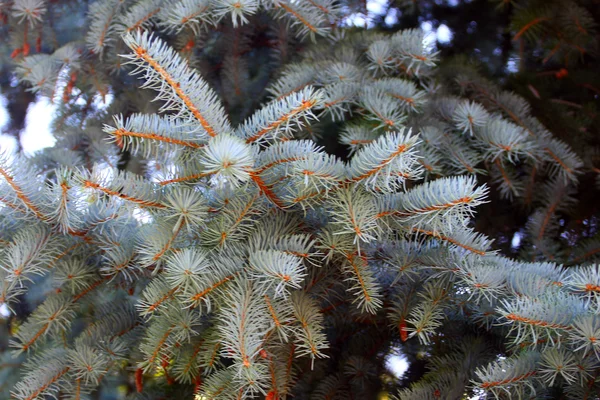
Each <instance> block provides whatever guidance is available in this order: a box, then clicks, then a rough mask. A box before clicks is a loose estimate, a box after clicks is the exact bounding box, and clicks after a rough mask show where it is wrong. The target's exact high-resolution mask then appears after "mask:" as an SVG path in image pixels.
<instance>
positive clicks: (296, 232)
mask: <svg viewBox="0 0 600 400" xmlns="http://www.w3.org/2000/svg"><path fill="white" fill-rule="evenodd" d="M350 3H351V2H350ZM344 7H351V4H350V5H347V6H344ZM344 7H342V6H341V5H340V4H339V3H338V2H335V1H327V0H314V1H313V0H307V1H292V0H289V1H287V0H264V1H257V0H254V1H253V0H244V1H234V0H231V1H229V0H213V1H204V0H198V1H190V0H180V1H172V2H163V1H140V2H138V3H131V2H128V1H112V0H103V1H99V2H97V3H95V4H93V5H92V6H91V7H90V16H89V18H90V23H89V30H88V33H87V35H86V37H85V40H84V42H82V43H67V44H64V45H63V46H62V47H60V48H58V49H56V50H55V51H54V52H53V53H51V54H43V53H40V54H33V55H27V54H24V53H29V50H27V51H26V52H25V51H24V49H25V46H23V47H22V48H21V51H20V52H19V53H21V54H20V55H19V54H16V55H15V56H17V58H18V65H17V68H16V71H17V74H18V77H19V79H20V81H21V82H22V83H24V84H27V85H29V86H30V87H31V89H32V90H33V91H35V92H39V93H40V94H42V95H46V96H49V97H50V99H51V100H52V101H56V102H58V103H59V104H61V108H60V113H59V116H58V118H57V123H56V127H55V136H56V138H57V142H56V145H55V147H54V148H51V149H46V150H44V151H42V152H40V153H39V154H37V155H36V156H35V157H31V158H27V157H24V156H22V155H11V154H5V155H4V156H2V159H1V160H0V175H1V177H2V179H1V180H0V185H1V187H0V201H1V202H2V208H1V209H0V218H1V219H0V224H1V232H0V246H1V251H0V257H1V258H0V277H1V278H2V286H1V288H0V303H1V304H5V305H7V306H8V307H9V308H10V309H13V310H15V307H18V306H20V305H22V303H23V302H30V303H32V304H34V307H33V309H32V310H31V313H30V315H29V316H28V317H27V318H26V319H25V320H24V321H22V323H21V324H18V325H15V326H14V329H13V332H12V337H11V340H10V347H11V351H10V353H9V352H7V353H5V354H4V355H2V363H3V364H6V365H7V366H8V367H7V368H6V369H5V370H6V371H8V372H3V375H0V377H1V378H2V381H0V383H4V382H6V383H9V384H8V385H7V384H0V391H2V392H0V393H3V396H5V397H8V396H12V397H14V398H17V399H21V400H33V399H38V398H47V397H55V398H60V399H66V398H69V399H83V398H90V397H91V396H93V395H94V393H97V391H98V389H99V388H100V389H102V388H104V387H110V386H114V385H117V384H119V383H123V382H127V383H128V384H129V389H128V393H129V398H131V399H160V398H173V399H175V398H190V399H191V398H196V399H213V398H214V399H241V398H252V397H266V398H267V399H269V400H273V399H279V398H281V399H283V398H287V397H292V396H294V397H295V398H311V399H312V398H314V399H334V398H340V399H342V398H344V399H345V398H374V397H375V395H376V393H375V392H374V390H375V389H376V388H379V387H380V386H381V383H380V382H379V377H378V375H380V374H381V371H382V365H381V364H382V360H383V359H384V358H385V356H386V354H388V353H389V352H390V351H394V349H398V348H401V349H402V348H404V349H405V350H406V352H407V353H408V352H410V351H411V350H414V349H415V347H416V348H418V349H419V350H418V351H419V352H420V353H421V354H424V355H425V357H427V362H428V366H429V370H428V372H427V373H425V374H424V375H423V376H422V377H421V378H420V379H418V380H417V381H416V382H413V383H412V384H411V385H410V386H409V387H407V388H404V389H402V390H400V391H397V393H395V394H394V395H395V396H397V398H398V399H439V398H446V399H457V398H464V396H467V394H469V395H473V394H483V393H486V394H487V395H488V396H490V397H491V398H494V397H495V398H533V397H536V396H553V395H556V393H562V394H563V395H564V396H566V397H568V398H573V399H581V398H594V396H597V393H598V389H599V388H600V384H599V382H598V372H599V371H600V370H599V362H600V317H599V312H600V272H599V269H598V266H597V265H595V264H591V265H583V266H578V265H571V266H569V267H568V268H567V267H564V266H562V265H561V264H557V263H554V262H551V261H549V260H547V259H545V257H546V256H548V255H552V254H553V247H552V246H553V242H552V240H553V236H552V231H553V229H555V228H556V226H557V224H559V221H558V218H557V216H556V215H557V212H558V211H559V210H561V209H564V208H568V207H569V206H570V205H571V204H572V203H573V201H574V200H573V198H572V197H571V192H572V188H573V186H574V185H576V183H577V179H578V176H579V174H580V173H581V170H582V168H583V162H582V160H581V159H580V158H579V157H578V156H577V155H576V154H575V153H574V152H573V151H572V150H571V149H570V148H569V146H567V145H566V144H565V143H563V142H561V141H559V140H557V139H555V138H553V136H552V134H551V133H550V131H549V130H548V129H546V127H544V126H543V125H542V124H541V123H540V122H539V121H538V120H537V119H536V118H535V117H534V116H533V115H532V114H531V112H530V108H529V106H528V104H527V103H526V102H525V100H524V99H523V98H521V97H519V96H517V95H515V94H513V93H510V92H505V91H503V90H502V89H501V88H500V87H498V86H496V85H495V84H493V83H491V82H489V81H486V80H485V79H483V78H481V77H480V76H479V75H477V74H475V73H473V71H472V70H470V69H465V71H464V73H463V74H461V75H460V76H455V77H453V79H454V82H449V81H448V80H447V79H445V77H444V76H443V75H440V74H438V71H437V68H436V64H437V62H438V57H437V53H435V52H433V51H432V50H431V49H429V48H428V47H426V46H424V44H423V43H424V41H423V33H422V32H420V31H417V30H402V31H399V32H397V33H394V34H384V33H377V32H371V31H364V30H362V31H361V30H358V31H356V30H350V29H346V28H344V27H343V25H341V24H340V23H339V21H340V20H341V17H342V16H343V13H344V12H348V10H347V9H345V8H344ZM11 10H12V11H11V12H12V14H11V18H13V19H14V23H15V24H16V25H17V26H20V27H22V28H23V29H31V28H34V27H36V26H39V25H38V24H40V23H42V19H43V17H44V15H45V13H46V12H47V11H48V10H47V5H46V4H45V3H44V2H43V1H41V0H18V1H16V2H14V4H13V7H12V9H11ZM254 18H256V19H260V20H268V21H269V23H271V24H273V26H274V27H280V28H281V29H282V30H283V32H285V33H286V35H284V36H283V39H282V40H289V41H290V42H294V43H296V42H297V41H299V40H302V39H304V38H308V39H312V42H313V43H312V44H310V45H308V44H307V45H306V48H305V49H304V51H303V52H302V53H301V55H300V56H299V57H298V58H296V59H295V61H294V63H291V64H288V65H286V66H285V67H284V68H283V69H282V70H281V72H280V73H279V75H278V77H277V78H276V79H274V80H273V81H272V82H270V83H269V85H268V87H267V89H266V90H267V92H268V97H267V98H266V100H265V101H264V102H263V104H262V105H261V106H260V107H259V108H258V109H256V110H254V111H253V112H252V113H251V114H250V113H249V111H248V110H249V108H248V107H249V106H248V102H247V101H245V100H244V99H243V95H244V93H245V95H246V96H247V95H248V94H249V93H251V92H252V91H253V90H256V87H255V86H256V85H257V84H256V82H253V81H252V79H249V78H248V75H247V76H246V78H244V77H243V74H244V73H245V74H248V71H247V70H245V67H244V65H243V61H241V60H240V57H241V54H242V53H241V50H240V48H244V47H245V46H246V45H245V44H244V43H243V40H240V41H239V42H236V43H235V45H236V46H239V48H236V49H232V50H231V57H230V58H228V56H225V58H224V59H225V61H224V66H223V68H224V70H225V74H226V75H227V76H228V79H227V80H226V81H225V80H224V81H223V84H222V85H221V86H219V87H217V89H215V87H213V85H211V83H210V82H209V81H208V80H206V79H205V78H203V76H202V74H201V73H200V72H198V70H197V69H195V68H194V67H193V66H194V65H196V66H198V65H200V64H201V63H202V59H201V58H198V57H197V54H196V53H194V52H193V49H194V48H195V47H196V46H197V43H196V41H197V40H200V38H202V40H204V43H205V45H206V46H207V47H209V46H210V40H212V39H214V37H217V38H218V37H219V36H223V37H225V38H231V37H236V36H235V35H237V33H236V32H240V31H238V30H243V29H245V28H247V27H248V26H249V24H252V23H253V22H252V21H255V20H254ZM282 21H283V23H282ZM28 27H29V28H28ZM216 27H218V28H219V30H216V29H215V28H216ZM288 31H290V32H292V33H293V34H292V37H287V32H288ZM319 37H320V38H319ZM211 38H212V39H211ZM318 38H319V39H318ZM236 40H237V39H236ZM182 43H183V45H182ZM190 43H191V44H190ZM279 45H280V46H283V45H282V44H281V43H280V44H279ZM220 51H222V52H229V51H230V50H229V49H221V50H220ZM277 51H279V50H276V51H275V52H276V53H277ZM23 55H27V56H26V57H22V56H23ZM265 68H267V67H265ZM244 71H245V72H244ZM111 73H112V74H123V75H124V74H130V75H133V76H136V77H138V78H139V82H140V83H141V85H140V87H141V88H143V89H150V90H151V91H153V92H154V95H155V97H154V99H153V100H154V101H155V102H156V104H158V106H159V107H158V109H157V108H153V107H151V106H148V105H147V104H145V103H144V100H145V99H146V98H144V97H141V99H142V101H140V102H139V104H138V109H137V110H133V111H132V110H131V109H128V108H127V107H126V105H125V103H123V101H124V100H122V99H118V98H117V99H115V101H114V103H113V105H112V106H111V107H110V108H109V109H108V110H107V111H102V110H94V109H93V107H91V106H90V104H91V102H92V99H93V96H97V95H98V94H100V95H101V96H106V95H107V94H109V93H110V91H111V90H112V89H111V88H110V86H109V85H108V83H107V82H108V81H109V79H108V78H107V76H109V75H110V74H111ZM75 92H78V93H79V94H74V93H75ZM135 93H137V95H139V96H144V95H143V94H142V93H143V92H135ZM73 96H77V97H81V98H82V99H87V102H86V101H84V104H85V105H84V106H82V105H81V104H78V103H77V102H76V101H72V100H73V98H72V97H73ZM232 98H238V99H237V100H236V101H232V100H231V99H232ZM223 99H227V101H226V104H227V105H228V106H227V107H226V106H225V105H224V102H223ZM132 103H135V101H133V100H132ZM140 104H141V105H140ZM232 104H235V105H236V107H237V111H238V113H237V114H236V115H238V116H239V115H244V114H250V115H248V116H247V117H246V118H243V119H240V121H239V122H237V123H232V118H231V117H230V116H229V114H228V112H227V111H226V110H227V109H228V108H231V107H230V106H231V105H232ZM240 110H241V111H240ZM335 126H341V133H340V135H339V141H340V143H341V144H343V145H345V146H347V148H348V151H349V153H350V154H351V156H349V158H348V159H347V160H342V159H340V158H339V157H337V156H335V155H332V154H330V153H328V152H327V151H326V150H325V148H324V147H323V146H321V145H319V144H318V141H319V140H320V137H327V136H330V135H331V134H330V133H329V132H330V131H331V132H333V133H332V134H334V133H335V129H337V128H334V127H335ZM127 159H130V160H138V162H139V163H141V164H142V165H143V168H141V169H139V170H138V171H134V170H133V169H132V165H133V164H135V163H134V162H132V161H130V162H129V163H127V162H126V161H127ZM136 172H141V173H136ZM486 173H489V175H490V177H491V186H492V188H493V190H496V191H498V193H499V194H500V196H502V197H504V198H507V199H509V200H513V201H517V200H519V201H523V202H529V204H531V203H532V202H533V200H532V199H533V198H535V199H536V201H537V203H536V204H538V205H539V207H538V208H537V209H536V210H535V211H534V213H533V214H532V217H531V220H530V224H529V230H530V232H529V235H528V240H529V245H530V246H531V249H532V253H533V254H534V257H533V259H532V260H530V261H524V260H515V259H511V258H507V257H504V256H502V255H500V254H499V253H498V252H496V251H494V249H493V244H492V240H490V239H489V238H488V237H486V236H485V235H483V234H480V233H478V232H476V231H475V230H474V228H473V220H474V217H475V208H476V207H477V206H478V205H480V204H482V203H484V202H486V201H488V195H489V191H490V188H489V187H488V185H486V184H480V183H478V176H481V175H483V174H486ZM533 183H535V185H533ZM538 186H540V187H542V190H540V193H536V190H538V189H536V188H537V187H538ZM537 198H539V200H537ZM573 261H577V260H573ZM574 264H575V262H574ZM3 369H4V368H3ZM388 386H390V387H391V388H393V387H394V385H393V384H388ZM9 393H10V394H9ZM194 396H195V397H194Z"/></svg>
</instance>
